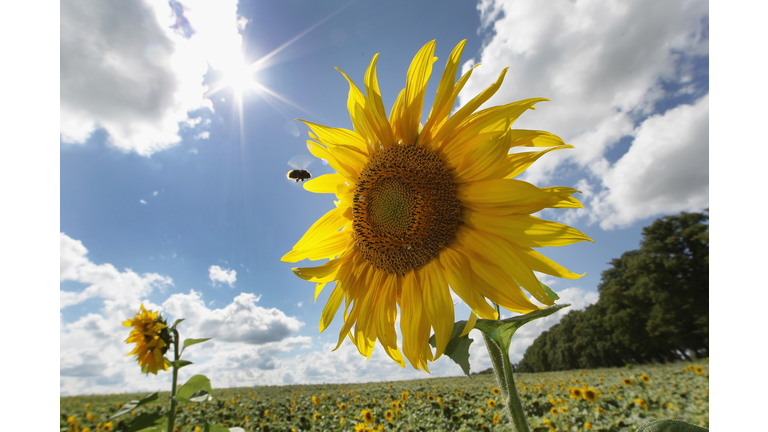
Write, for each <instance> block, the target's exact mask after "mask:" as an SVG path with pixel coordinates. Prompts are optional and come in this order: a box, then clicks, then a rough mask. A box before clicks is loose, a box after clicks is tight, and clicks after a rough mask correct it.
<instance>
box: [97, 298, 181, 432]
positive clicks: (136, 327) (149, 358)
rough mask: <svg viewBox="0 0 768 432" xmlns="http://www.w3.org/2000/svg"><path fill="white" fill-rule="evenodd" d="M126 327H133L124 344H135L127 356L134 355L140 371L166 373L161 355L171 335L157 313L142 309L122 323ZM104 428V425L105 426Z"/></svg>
mask: <svg viewBox="0 0 768 432" xmlns="http://www.w3.org/2000/svg"><path fill="white" fill-rule="evenodd" d="M123 325H124V326H126V327H133V330H131V334H130V336H128V339H126V340H125V343H127V344H132V343H135V344H136V347H135V348H134V349H133V351H131V352H130V353H129V354H127V355H126V357H127V356H131V355H136V360H137V361H138V362H139V366H141V371H142V372H144V373H146V374H147V375H149V373H150V372H152V373H153V374H155V375H157V371H158V369H162V370H165V371H167V370H168V366H170V365H169V364H168V363H167V362H166V361H165V358H164V357H163V355H164V354H165V352H166V351H168V345H169V344H170V343H171V335H170V332H169V331H168V326H167V323H166V322H165V320H163V317H162V316H159V312H152V311H151V310H149V311H148V310H146V309H144V305H143V304H142V305H141V310H140V311H139V312H137V313H136V316H135V317H133V318H132V319H129V320H126V321H124V322H123ZM105 427H106V425H105Z"/></svg>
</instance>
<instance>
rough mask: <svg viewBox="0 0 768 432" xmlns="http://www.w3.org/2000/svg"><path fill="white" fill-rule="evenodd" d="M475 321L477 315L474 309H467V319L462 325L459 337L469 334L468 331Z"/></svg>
mask: <svg viewBox="0 0 768 432" xmlns="http://www.w3.org/2000/svg"><path fill="white" fill-rule="evenodd" d="M476 322H477V315H475V312H474V311H469V320H467V323H466V324H465V325H464V330H462V331H461V334H460V335H459V337H464V336H466V335H468V334H469V332H470V331H471V330H472V329H473V328H475V323H476Z"/></svg>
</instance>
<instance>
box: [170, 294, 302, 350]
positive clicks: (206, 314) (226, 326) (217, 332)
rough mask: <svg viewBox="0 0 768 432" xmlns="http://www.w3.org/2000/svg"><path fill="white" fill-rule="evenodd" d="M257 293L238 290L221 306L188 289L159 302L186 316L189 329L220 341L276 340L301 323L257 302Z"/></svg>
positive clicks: (171, 310)
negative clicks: (209, 304)
mask: <svg viewBox="0 0 768 432" xmlns="http://www.w3.org/2000/svg"><path fill="white" fill-rule="evenodd" d="M260 297H261V296H259V297H257V296H255V295H254V294H251V293H242V294H240V295H238V296H237V297H235V299H234V300H233V301H232V303H230V304H229V305H227V306H225V307H224V308H222V309H209V308H208V307H206V306H205V302H204V301H203V299H202V296H201V294H200V293H198V292H195V291H190V293H189V294H174V295H172V296H170V297H169V298H168V300H166V301H165V302H163V309H164V310H166V311H167V312H168V313H170V314H171V315H173V316H176V317H184V318H186V319H187V322H188V323H190V325H193V326H194V328H193V329H192V330H190V331H194V332H195V333H199V334H201V335H203V334H204V337H215V338H216V340H217V341H224V342H242V343H246V344H252V345H261V344H265V343H268V342H276V341H280V340H283V339H285V338H286V337H288V336H290V335H291V334H293V333H295V332H297V331H298V330H299V328H301V326H302V325H304V323H302V322H301V321H299V320H297V319H296V318H293V317H289V316H286V315H285V313H283V312H282V311H280V310H278V309H275V308H270V309H266V308H263V307H260V306H257V305H256V303H257V302H258V301H259V298H260ZM201 337H203V336H201Z"/></svg>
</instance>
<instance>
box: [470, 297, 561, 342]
mask: <svg viewBox="0 0 768 432" xmlns="http://www.w3.org/2000/svg"><path fill="white" fill-rule="evenodd" d="M568 306H570V304H561V305H554V306H550V307H548V308H544V309H539V310H537V311H533V312H531V313H527V314H525V315H520V316H516V317H512V318H507V319H505V320H501V321H499V320H487V319H479V320H477V323H475V328H476V329H478V330H480V331H481V332H483V333H485V334H487V335H488V336H489V337H490V338H491V339H493V341H494V342H496V344H497V345H498V346H499V348H500V349H501V350H502V352H503V353H505V354H507V353H509V344H510V342H511V341H512V336H513V335H514V334H515V332H516V331H517V329H519V328H520V327H522V326H523V325H524V324H527V323H529V322H531V321H533V320H537V319H539V318H544V317H548V316H550V315H552V314H553V313H555V312H557V311H559V310H560V309H562V308H565V307H568Z"/></svg>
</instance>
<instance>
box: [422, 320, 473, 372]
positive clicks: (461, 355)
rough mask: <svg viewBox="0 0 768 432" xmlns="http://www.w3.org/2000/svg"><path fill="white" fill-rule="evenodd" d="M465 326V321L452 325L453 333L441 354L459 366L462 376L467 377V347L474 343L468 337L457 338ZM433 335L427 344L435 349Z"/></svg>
mask: <svg viewBox="0 0 768 432" xmlns="http://www.w3.org/2000/svg"><path fill="white" fill-rule="evenodd" d="M466 325H467V322H466V321H459V322H457V323H455V324H454V325H453V333H451V338H450V339H449V340H448V345H446V346H445V351H444V352H443V354H445V355H447V356H448V357H449V358H450V359H451V360H453V361H454V362H455V363H456V364H457V365H459V366H461V370H463V371H464V374H465V375H467V376H470V375H469V346H470V345H472V342H474V340H473V339H470V338H469V336H463V337H459V336H460V335H461V333H462V332H463V331H464V327H465V326H466ZM436 343H437V342H436V340H435V335H432V337H431V338H429V344H430V345H432V347H435V344H436Z"/></svg>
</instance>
